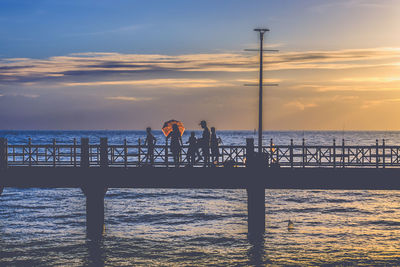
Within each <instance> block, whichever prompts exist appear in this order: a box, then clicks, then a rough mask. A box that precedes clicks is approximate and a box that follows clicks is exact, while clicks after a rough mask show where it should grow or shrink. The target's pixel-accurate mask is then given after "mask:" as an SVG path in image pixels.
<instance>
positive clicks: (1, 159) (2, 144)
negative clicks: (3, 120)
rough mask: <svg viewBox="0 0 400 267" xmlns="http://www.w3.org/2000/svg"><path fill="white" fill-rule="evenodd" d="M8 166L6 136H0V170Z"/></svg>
mask: <svg viewBox="0 0 400 267" xmlns="http://www.w3.org/2000/svg"><path fill="white" fill-rule="evenodd" d="M7 168H8V142H7V138H4V137H0V171H2V170H5V169H7Z"/></svg>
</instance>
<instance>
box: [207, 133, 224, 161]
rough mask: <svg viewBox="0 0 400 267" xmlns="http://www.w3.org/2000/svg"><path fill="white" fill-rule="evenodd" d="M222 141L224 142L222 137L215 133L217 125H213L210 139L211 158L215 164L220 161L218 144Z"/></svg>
mask: <svg viewBox="0 0 400 267" xmlns="http://www.w3.org/2000/svg"><path fill="white" fill-rule="evenodd" d="M220 143H222V142H221V138H219V137H217V134H216V133H215V127H211V139H210V146H211V160H212V162H213V163H214V164H217V163H218V159H219V149H218V145H219V144H220Z"/></svg>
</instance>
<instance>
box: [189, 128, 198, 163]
mask: <svg viewBox="0 0 400 267" xmlns="http://www.w3.org/2000/svg"><path fill="white" fill-rule="evenodd" d="M187 143H188V144H189V147H188V150H187V158H188V162H189V164H190V166H194V164H195V163H196V155H197V157H198V159H199V160H201V155H200V152H199V144H198V141H197V138H196V135H195V132H191V133H190V137H189V140H188V141H187Z"/></svg>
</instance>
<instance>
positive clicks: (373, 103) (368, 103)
mask: <svg viewBox="0 0 400 267" xmlns="http://www.w3.org/2000/svg"><path fill="white" fill-rule="evenodd" d="M399 102H400V98H388V99H377V100H366V101H364V103H363V105H362V106H361V108H363V109H368V108H371V107H375V106H378V105H383V104H388V103H399Z"/></svg>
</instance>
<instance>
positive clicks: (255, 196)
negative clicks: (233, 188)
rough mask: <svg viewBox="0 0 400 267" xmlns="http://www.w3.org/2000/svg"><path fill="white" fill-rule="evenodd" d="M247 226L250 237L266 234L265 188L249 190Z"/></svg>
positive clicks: (256, 187)
mask: <svg viewBox="0 0 400 267" xmlns="http://www.w3.org/2000/svg"><path fill="white" fill-rule="evenodd" d="M246 190H247V226H248V233H249V235H258V234H263V233H264V232H265V189H264V186H253V187H250V188H247V189H246Z"/></svg>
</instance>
